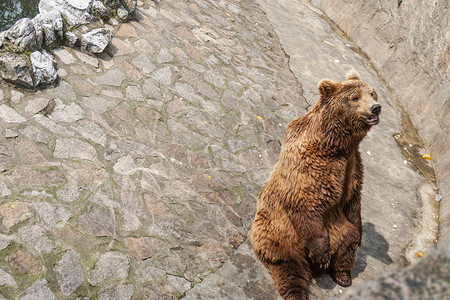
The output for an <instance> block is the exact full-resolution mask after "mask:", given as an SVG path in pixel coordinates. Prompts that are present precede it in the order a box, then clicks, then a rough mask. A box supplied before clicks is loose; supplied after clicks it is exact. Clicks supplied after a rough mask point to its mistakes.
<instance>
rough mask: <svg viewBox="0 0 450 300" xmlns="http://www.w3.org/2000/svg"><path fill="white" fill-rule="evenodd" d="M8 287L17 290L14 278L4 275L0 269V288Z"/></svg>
mask: <svg viewBox="0 0 450 300" xmlns="http://www.w3.org/2000/svg"><path fill="white" fill-rule="evenodd" d="M5 285H6V286H10V287H13V288H17V283H16V281H15V280H14V278H13V277H12V276H11V275H9V274H8V273H6V272H5V271H4V270H3V269H0V286H5Z"/></svg>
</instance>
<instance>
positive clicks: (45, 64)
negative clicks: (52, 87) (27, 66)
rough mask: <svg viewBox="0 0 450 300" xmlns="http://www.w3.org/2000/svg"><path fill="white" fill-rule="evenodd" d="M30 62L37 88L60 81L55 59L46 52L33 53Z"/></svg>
mask: <svg viewBox="0 0 450 300" xmlns="http://www.w3.org/2000/svg"><path fill="white" fill-rule="evenodd" d="M30 61H31V65H32V66H33V73H34V81H35V82H34V85H35V86H39V85H44V86H45V85H49V84H53V83H54V82H55V81H56V79H58V73H57V72H56V69H55V63H54V61H53V57H52V56H51V55H50V54H48V53H47V52H46V51H45V50H41V51H35V52H33V53H31V55H30Z"/></svg>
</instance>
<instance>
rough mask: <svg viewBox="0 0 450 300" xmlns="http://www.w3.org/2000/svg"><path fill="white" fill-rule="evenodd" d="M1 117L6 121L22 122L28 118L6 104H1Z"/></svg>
mask: <svg viewBox="0 0 450 300" xmlns="http://www.w3.org/2000/svg"><path fill="white" fill-rule="evenodd" d="M0 118H1V119H2V120H3V121H5V122H6V123H19V124H20V123H24V122H26V121H27V119H25V118H24V117H22V116H21V115H19V114H18V113H17V112H16V111H15V110H14V109H12V108H11V107H9V106H7V105H5V104H2V105H0Z"/></svg>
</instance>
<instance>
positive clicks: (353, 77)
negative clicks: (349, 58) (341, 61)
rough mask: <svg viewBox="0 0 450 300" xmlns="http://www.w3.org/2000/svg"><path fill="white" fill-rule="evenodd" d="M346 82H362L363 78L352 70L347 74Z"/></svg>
mask: <svg viewBox="0 0 450 300" xmlns="http://www.w3.org/2000/svg"><path fill="white" fill-rule="evenodd" d="M345 80H361V77H359V74H358V72H356V71H355V70H351V71H350V72H348V73H347V75H346V77H345Z"/></svg>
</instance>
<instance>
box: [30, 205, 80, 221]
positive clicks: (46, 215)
mask: <svg viewBox="0 0 450 300" xmlns="http://www.w3.org/2000/svg"><path fill="white" fill-rule="evenodd" d="M33 207H34V208H35V209H36V211H37V212H38V214H39V216H40V217H41V218H42V219H43V220H44V222H45V223H47V224H48V225H50V226H51V227H55V226H57V225H58V224H59V223H60V222H67V221H69V219H70V218H71V217H72V214H71V213H70V212H69V211H68V210H67V209H65V208H64V207H63V206H62V205H60V204H50V203H47V202H38V203H33Z"/></svg>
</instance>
